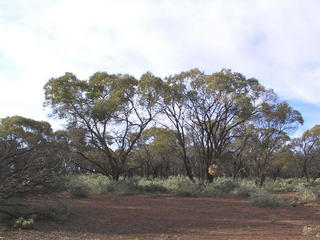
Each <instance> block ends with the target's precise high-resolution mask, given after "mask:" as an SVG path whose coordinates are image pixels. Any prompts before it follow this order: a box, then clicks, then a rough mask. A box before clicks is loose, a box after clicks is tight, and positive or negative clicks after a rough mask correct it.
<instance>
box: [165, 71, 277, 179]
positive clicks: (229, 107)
mask: <svg viewBox="0 0 320 240" xmlns="http://www.w3.org/2000/svg"><path fill="white" fill-rule="evenodd" d="M167 82H168V84H169V86H174V87H175V88H176V89H178V90H179V91H178V93H180V94H176V95H173V94H171V95H173V96H177V99H178V100H179V101H174V103H175V105H174V107H175V108H173V107H172V108H171V109H172V110H171V112H170V111H168V108H167V111H166V114H167V116H170V117H171V118H172V119H173V121H172V120H171V122H172V123H173V125H174V126H175V130H178V128H180V129H183V130H184V131H187V132H188V134H187V135H189V136H190V137H191V138H192V144H193V147H194V148H195V149H197V153H198V161H200V164H199V166H200V167H201V168H202V169H201V172H202V174H201V177H202V178H206V179H207V180H209V181H211V180H212V176H211V175H210V174H209V173H208V169H209V167H210V165H212V164H216V165H219V161H220V160H221V159H222V156H223V154H224V151H225V148H226V146H227V144H228V143H229V142H230V140H231V139H232V138H234V137H236V136H234V135H233V134H232V132H233V130H234V129H235V128H237V127H239V126H240V125H241V124H243V123H245V122H246V121H249V120H250V119H251V118H252V117H253V116H255V115H256V114H257V112H258V110H259V108H261V105H262V102H264V101H265V99H267V98H269V97H270V96H272V94H271V92H270V91H268V90H266V89H265V88H264V87H263V86H262V85H260V84H259V82H258V81H257V80H256V79H253V78H252V79H246V78H245V77H244V76H243V75H241V74H240V73H234V72H231V70H225V69H223V70H222V71H220V72H217V73H213V74H211V75H206V74H204V73H203V72H201V71H199V70H198V69H192V70H190V71H189V72H182V73H181V74H177V75H174V76H172V77H170V78H169V79H168V80H167ZM172 83H174V84H172ZM173 89H174V88H173ZM176 92H177V91H174V93H176ZM178 97H179V98H178ZM170 100H171V99H170ZM169 103H171V102H170V101H169ZM174 110H175V111H174ZM168 112H169V114H168ZM175 116H178V117H179V118H177V117H175ZM180 132H182V131H180ZM180 135H182V134H180Z"/></svg>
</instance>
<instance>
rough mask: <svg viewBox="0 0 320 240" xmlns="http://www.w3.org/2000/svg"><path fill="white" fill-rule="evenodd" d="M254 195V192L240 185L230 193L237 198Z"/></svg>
mask: <svg viewBox="0 0 320 240" xmlns="http://www.w3.org/2000/svg"><path fill="white" fill-rule="evenodd" d="M254 193H255V190H254V189H253V188H250V187H248V186H246V185H240V186H239V187H237V188H235V189H234V190H233V191H232V192H231V194H232V195H234V196H238V197H250V196H251V195H252V194H254Z"/></svg>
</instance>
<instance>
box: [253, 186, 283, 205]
mask: <svg viewBox="0 0 320 240" xmlns="http://www.w3.org/2000/svg"><path fill="white" fill-rule="evenodd" d="M250 201H251V204H252V205H253V206H255V207H269V208H276V207H282V206H284V205H286V204H287V200H286V199H284V198H281V197H277V196H274V195H272V194H270V193H268V192H265V191H262V190H259V191H256V192H254V193H253V194H252V195H251V196H250Z"/></svg>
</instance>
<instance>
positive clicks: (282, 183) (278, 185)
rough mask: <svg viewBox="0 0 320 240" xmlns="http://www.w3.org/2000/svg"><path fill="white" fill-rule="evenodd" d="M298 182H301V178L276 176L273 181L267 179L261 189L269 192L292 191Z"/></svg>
mask: <svg viewBox="0 0 320 240" xmlns="http://www.w3.org/2000/svg"><path fill="white" fill-rule="evenodd" d="M299 183H301V179H298V178H287V179H284V178H278V179H277V180H275V181H274V180H272V179H267V180H266V181H265V184H264V186H263V189H264V190H265V191H267V192H270V193H282V192H283V193H284V192H294V191H295V190H296V188H297V185H298V184H299Z"/></svg>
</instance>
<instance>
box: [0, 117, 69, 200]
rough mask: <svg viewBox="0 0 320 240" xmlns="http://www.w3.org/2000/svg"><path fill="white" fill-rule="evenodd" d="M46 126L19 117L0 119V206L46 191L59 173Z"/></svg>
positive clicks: (51, 135) (51, 136) (60, 166)
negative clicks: (25, 195) (20, 197)
mask: <svg viewBox="0 0 320 240" xmlns="http://www.w3.org/2000/svg"><path fill="white" fill-rule="evenodd" d="M58 149H59V146H58V145H57V144H56V142H55V139H54V133H53V131H52V129H51V126H50V124H49V123H47V122H44V121H36V120H32V119H28V118H24V117H21V116H13V117H7V118H3V119H1V120H0V205H1V204H2V201H3V200H7V199H10V198H11V197H15V196H17V195H23V194H27V193H32V192H34V191H36V190H40V189H48V188H49V187H50V186H52V185H54V184H55V181H56V180H57V177H58V176H59V175H60V174H61V173H63V161H62V160H63V159H62V158H59V157H57V156H56V155H55V154H54V153H56V152H57V150H58Z"/></svg>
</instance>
